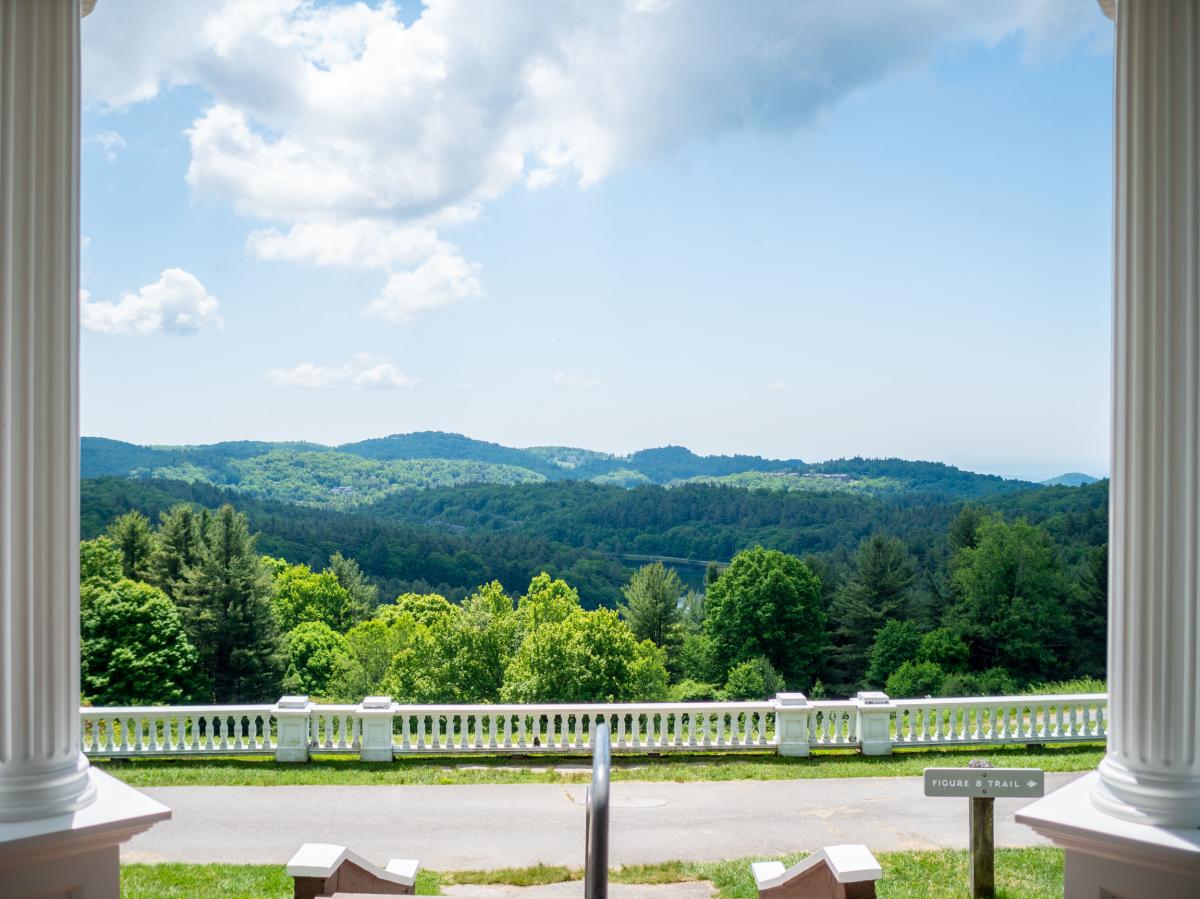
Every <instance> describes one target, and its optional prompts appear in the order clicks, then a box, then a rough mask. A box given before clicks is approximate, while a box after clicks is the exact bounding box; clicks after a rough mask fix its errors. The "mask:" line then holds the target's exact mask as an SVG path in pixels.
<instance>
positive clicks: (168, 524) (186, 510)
mask: <svg viewBox="0 0 1200 899" xmlns="http://www.w3.org/2000/svg"><path fill="white" fill-rule="evenodd" d="M159 518H160V523H159V526H158V540H157V541H156V542H155V547H154V553H153V555H152V556H151V557H150V577H151V579H152V582H153V583H154V585H155V586H157V587H158V588H159V589H161V590H162V591H163V592H164V593H166V594H167V596H170V597H171V598H172V599H174V598H177V597H178V596H180V595H181V594H182V593H183V590H184V587H185V586H186V583H187V579H188V577H189V575H190V574H191V571H192V569H193V568H194V567H195V566H196V563H197V562H199V561H200V552H201V544H202V542H203V536H202V530H201V527H202V526H201V515H200V513H198V512H197V511H196V510H195V509H194V508H192V507H191V506H190V505H187V504H186V503H180V504H179V505H177V506H172V507H171V508H170V509H168V510H167V511H166V512H163V513H162V514H161V515H160V516H159Z"/></svg>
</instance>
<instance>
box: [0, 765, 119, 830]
mask: <svg viewBox="0 0 1200 899" xmlns="http://www.w3.org/2000/svg"><path fill="white" fill-rule="evenodd" d="M89 768H90V766H89V764H88V760H87V757H86V756H84V754H83V753H82V752H81V753H79V754H78V755H77V756H75V760H74V761H73V762H70V763H68V764H66V765H63V766H62V767H61V768H60V769H58V770H56V771H47V770H46V769H44V768H37V769H34V770H32V771H30V772H29V773H28V774H12V773H9V772H5V775H4V777H3V778H0V822H4V821H29V820H31V819H34V818H50V817H54V816H55V815H69V814H70V813H72V812H77V811H79V810H80V809H81V808H84V807H86V806H88V805H91V804H92V803H93V802H94V801H95V799H96V787H95V784H93V783H92V780H91V778H90V777H89V776H88V775H89Z"/></svg>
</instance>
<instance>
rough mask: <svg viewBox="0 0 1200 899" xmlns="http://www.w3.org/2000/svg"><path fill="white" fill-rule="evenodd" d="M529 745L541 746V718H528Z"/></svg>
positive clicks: (534, 716) (535, 716)
mask: <svg viewBox="0 0 1200 899" xmlns="http://www.w3.org/2000/svg"><path fill="white" fill-rule="evenodd" d="M529 745H530V746H541V745H542V716H541V715H538V714H533V715H530V716H529Z"/></svg>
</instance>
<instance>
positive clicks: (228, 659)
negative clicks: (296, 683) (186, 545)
mask: <svg viewBox="0 0 1200 899" xmlns="http://www.w3.org/2000/svg"><path fill="white" fill-rule="evenodd" d="M254 543H255V538H254V537H253V536H252V535H251V534H250V528H249V526H248V525H247V523H246V516H245V515H243V514H241V513H240V512H236V511H235V510H234V508H233V506H230V505H225V506H222V507H221V508H220V509H219V510H218V511H217V513H216V514H215V515H214V516H213V517H212V520H211V522H209V525H208V528H207V530H206V533H205V535H204V543H203V546H202V549H201V552H200V559H199V561H198V562H197V564H196V566H195V567H194V568H193V570H192V574H191V576H190V577H189V578H188V583H187V588H186V590H185V591H184V598H183V602H182V608H183V610H184V621H185V623H186V625H187V629H188V634H189V636H190V637H191V639H192V642H193V643H194V645H195V646H196V648H197V650H198V651H199V653H200V660H201V664H202V666H203V669H204V670H205V671H206V672H209V673H211V676H212V701H214V702H220V703H229V702H231V703H239V702H265V701H268V700H272V699H277V698H278V696H279V689H280V686H281V680H282V676H283V657H282V652H281V646H280V639H279V635H278V631H277V629H276V625H275V618H274V615H273V613H272V611H271V592H272V584H271V580H270V577H269V575H268V573H267V571H266V569H265V567H264V565H263V562H262V559H261V558H259V556H258V554H257V553H256V552H255V549H254Z"/></svg>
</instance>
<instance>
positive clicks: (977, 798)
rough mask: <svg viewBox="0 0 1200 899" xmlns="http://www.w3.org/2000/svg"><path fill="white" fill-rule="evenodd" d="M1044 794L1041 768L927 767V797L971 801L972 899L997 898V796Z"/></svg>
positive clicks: (986, 766) (975, 763)
mask: <svg viewBox="0 0 1200 899" xmlns="http://www.w3.org/2000/svg"><path fill="white" fill-rule="evenodd" d="M1045 792H1046V775H1045V772H1043V771H1042V770H1041V769H1040V768H993V767H991V766H990V765H988V763H987V762H971V766H970V767H969V768H926V769H925V795H926V796H965V797H967V798H968V799H970V800H971V811H970V831H971V833H970V837H971V848H970V863H971V897H972V899H994V897H995V895H996V842H995V804H996V797H997V796H1001V797H1014V798H1016V797H1020V798H1036V797H1038V796H1042V795H1044V794H1045Z"/></svg>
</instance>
